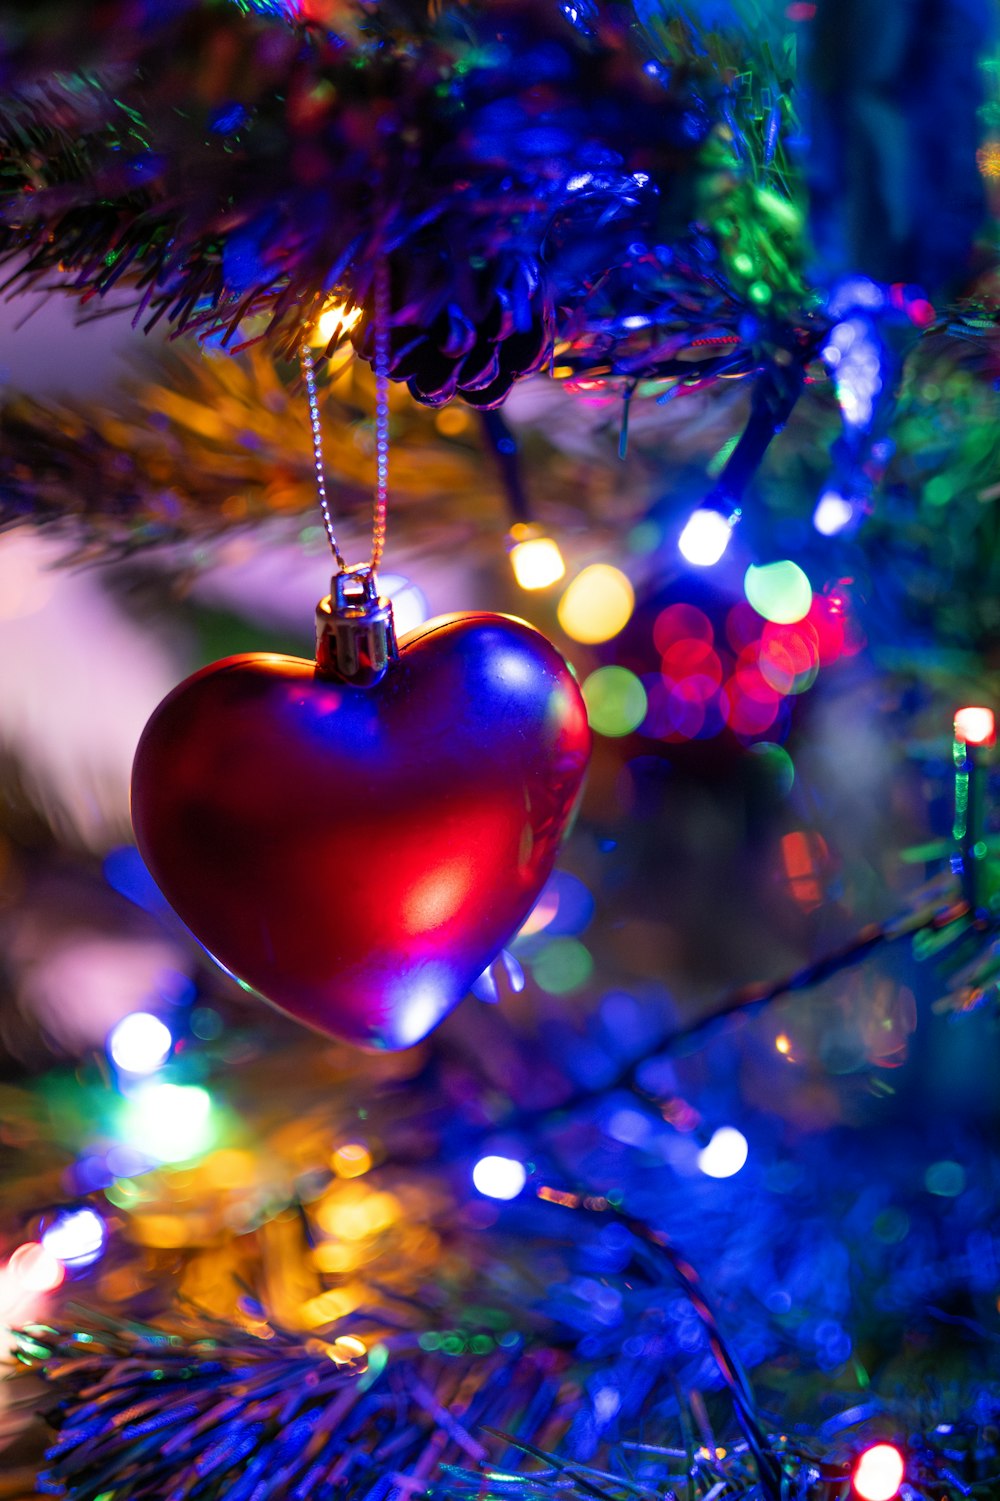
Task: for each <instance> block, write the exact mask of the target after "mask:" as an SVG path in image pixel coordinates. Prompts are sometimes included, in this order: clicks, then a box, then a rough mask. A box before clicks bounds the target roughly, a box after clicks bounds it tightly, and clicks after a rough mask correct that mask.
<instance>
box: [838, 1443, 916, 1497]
mask: <svg viewBox="0 0 1000 1501" xmlns="http://www.w3.org/2000/svg"><path fill="white" fill-rule="evenodd" d="M904 1472H905V1466H904V1464H903V1456H902V1454H900V1452H899V1450H898V1449H897V1448H896V1446H895V1445H894V1444H873V1445H872V1447H871V1448H870V1449H866V1450H865V1452H864V1453H863V1454H862V1455H861V1456H860V1458H859V1459H858V1462H857V1464H856V1465H855V1467H854V1474H853V1475H852V1476H851V1482H852V1484H853V1486H854V1490H855V1493H856V1494H857V1495H858V1496H860V1497H861V1498H862V1501H892V1498H893V1496H895V1495H896V1493H897V1491H898V1490H899V1487H900V1486H901V1485H902V1483H903V1474H904Z"/></svg>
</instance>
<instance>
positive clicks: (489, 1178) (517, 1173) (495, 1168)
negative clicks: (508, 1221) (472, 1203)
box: [472, 1156, 528, 1199]
mask: <svg viewBox="0 0 1000 1501" xmlns="http://www.w3.org/2000/svg"><path fill="white" fill-rule="evenodd" d="M472 1181H473V1183H474V1184H475V1186H476V1188H477V1189H478V1190H479V1192H480V1193H481V1194H485V1195H486V1197H487V1198H488V1199H516V1198H517V1196H518V1194H519V1193H520V1192H521V1190H522V1189H523V1187H524V1185H525V1183H526V1182H527V1181H528V1175H527V1173H526V1172H525V1169H524V1164H523V1163H521V1162H518V1161H516V1159H515V1158H513V1157H492V1156H491V1157H480V1159H479V1161H478V1162H477V1163H476V1165H475V1167H474V1168H473V1169H472Z"/></svg>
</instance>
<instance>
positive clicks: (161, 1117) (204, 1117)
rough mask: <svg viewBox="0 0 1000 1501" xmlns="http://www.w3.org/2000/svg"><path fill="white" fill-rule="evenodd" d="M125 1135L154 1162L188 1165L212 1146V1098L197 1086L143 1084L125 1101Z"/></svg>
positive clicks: (132, 1144) (130, 1142) (131, 1143)
mask: <svg viewBox="0 0 1000 1501" xmlns="http://www.w3.org/2000/svg"><path fill="white" fill-rule="evenodd" d="M124 1126H125V1134H126V1137H127V1139H128V1142H129V1144H130V1145H131V1146H133V1147H135V1148H136V1149H137V1150H138V1151H140V1152H143V1153H145V1154H146V1155H147V1156H148V1157H150V1158H152V1159H153V1160H154V1161H155V1162H186V1161H188V1159H189V1158H192V1157H200V1156H201V1154H202V1153H203V1152H205V1151H207V1150H208V1148H209V1147H210V1146H211V1145H212V1139H213V1136H214V1126H213V1120H212V1098H211V1095H210V1094H209V1093H208V1091H207V1090H206V1089H202V1088H201V1087H200V1086H199V1085H197V1084H165V1083H163V1084H161V1083H153V1082H148V1083H145V1084H143V1085H141V1086H140V1087H139V1088H138V1089H137V1090H136V1093H135V1094H134V1095H132V1096H131V1098H130V1099H129V1100H128V1101H127V1102H126V1105H125V1114H124Z"/></svg>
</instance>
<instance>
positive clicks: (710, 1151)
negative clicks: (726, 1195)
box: [698, 1126, 750, 1178]
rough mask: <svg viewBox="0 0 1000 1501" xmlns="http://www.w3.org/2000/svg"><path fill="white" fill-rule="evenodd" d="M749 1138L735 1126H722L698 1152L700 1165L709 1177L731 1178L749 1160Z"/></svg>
mask: <svg viewBox="0 0 1000 1501" xmlns="http://www.w3.org/2000/svg"><path fill="white" fill-rule="evenodd" d="M749 1150H750V1149H749V1147H748V1146H747V1139H746V1137H745V1136H744V1135H743V1132H742V1131H737V1129H736V1127H735V1126H720V1127H719V1129H718V1131H716V1132H714V1134H713V1136H712V1140H711V1141H710V1142H709V1144H708V1146H707V1147H702V1149H701V1151H700V1152H699V1153H698V1166H699V1167H700V1168H701V1170H702V1172H703V1173H704V1174H705V1175H706V1177H709V1178H731V1177H732V1176H733V1174H734V1173H738V1172H739V1170H740V1168H741V1167H742V1166H743V1164H744V1163H745V1162H746V1160H747V1153H748V1152H749Z"/></svg>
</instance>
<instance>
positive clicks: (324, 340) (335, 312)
mask: <svg viewBox="0 0 1000 1501" xmlns="http://www.w3.org/2000/svg"><path fill="white" fill-rule="evenodd" d="M360 322H361V308H359V307H352V308H349V307H348V306H347V304H346V302H341V301H340V300H339V299H336V298H335V299H334V300H333V301H331V302H328V303H327V305H326V307H325V308H324V309H323V311H322V312H321V313H320V315H319V317H318V318H317V320H316V327H315V329H314V330H313V333H312V336H311V338H310V340H309V342H310V344H311V345H312V346H313V348H314V349H320V348H323V349H325V348H326V346H327V345H328V344H329V343H330V341H331V339H335V338H337V337H338V335H339V336H341V337H342V336H343V335H344V334H349V333H350V331H351V329H352V328H356V327H357V325H358V324H359V323H360Z"/></svg>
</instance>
